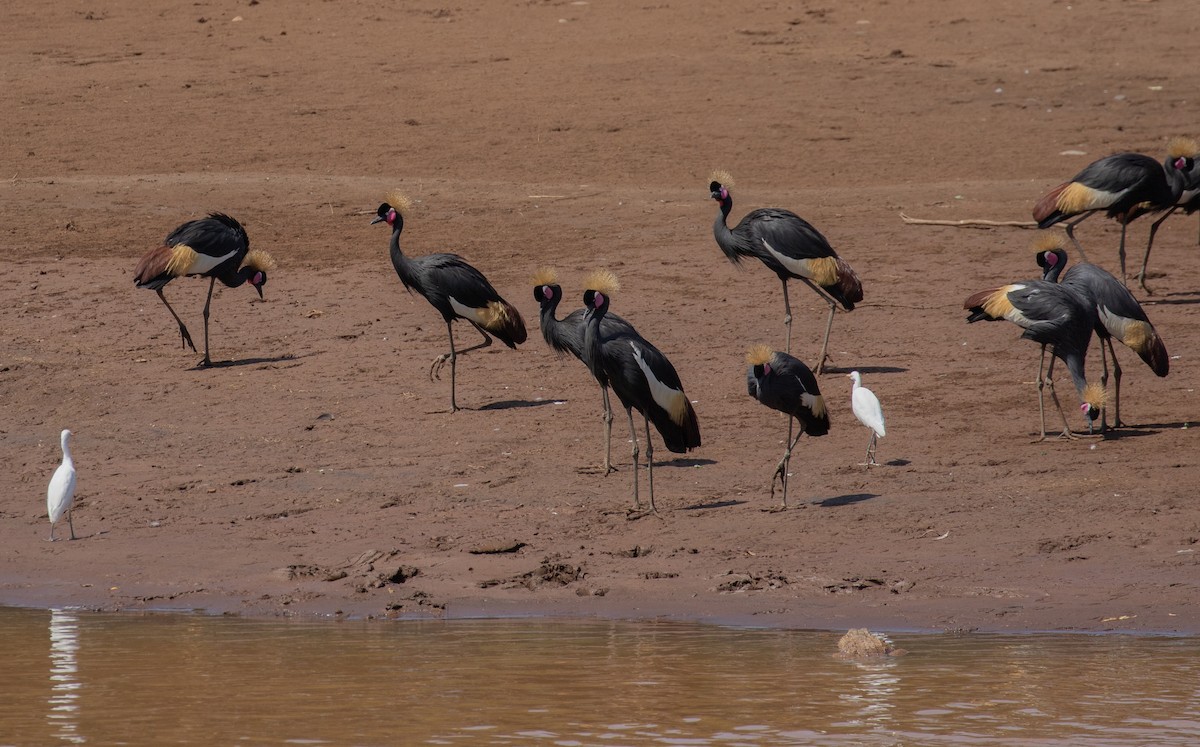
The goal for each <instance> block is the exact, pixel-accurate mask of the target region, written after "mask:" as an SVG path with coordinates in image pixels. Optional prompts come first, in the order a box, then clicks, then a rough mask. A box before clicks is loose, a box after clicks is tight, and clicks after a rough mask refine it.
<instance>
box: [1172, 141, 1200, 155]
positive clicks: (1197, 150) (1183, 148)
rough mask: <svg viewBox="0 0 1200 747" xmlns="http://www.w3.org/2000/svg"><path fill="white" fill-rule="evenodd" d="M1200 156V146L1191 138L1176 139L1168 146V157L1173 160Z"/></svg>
mask: <svg viewBox="0 0 1200 747" xmlns="http://www.w3.org/2000/svg"><path fill="white" fill-rule="evenodd" d="M1197 154H1200V145H1197V144H1196V141H1195V140H1194V139H1193V138H1190V137H1182V136H1180V137H1174V138H1171V142H1170V143H1169V144H1168V145H1167V155H1168V156H1169V157H1171V158H1195V157H1196V155H1197Z"/></svg>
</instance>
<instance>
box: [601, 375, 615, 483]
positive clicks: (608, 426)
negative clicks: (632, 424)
mask: <svg viewBox="0 0 1200 747" xmlns="http://www.w3.org/2000/svg"><path fill="white" fill-rule="evenodd" d="M600 396H601V398H602V399H603V401H604V413H603V415H601V417H602V418H603V419H604V474H605V475H606V476H607V475H608V473H609V472H616V471H617V468H616V467H614V466H612V421H613V413H612V403H611V402H610V401H609V399H608V387H607V386H605V385H603V384H601V385H600Z"/></svg>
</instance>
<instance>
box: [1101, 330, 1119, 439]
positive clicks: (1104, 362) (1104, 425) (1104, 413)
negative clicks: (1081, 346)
mask: <svg viewBox="0 0 1200 747" xmlns="http://www.w3.org/2000/svg"><path fill="white" fill-rule="evenodd" d="M1104 342H1105V341H1104V340H1101V341H1100V386H1101V387H1102V388H1103V389H1104V391H1106V392H1107V391H1108V355H1107V354H1106V353H1105V352H1104V347H1105V346H1104ZM1109 350H1112V348H1111V347H1110V348H1109ZM1116 360H1117V356H1116V355H1115V354H1114V355H1113V362H1116ZM1106 430H1108V405H1107V404H1105V405H1104V406H1102V407H1101V408H1100V432H1101V433H1103V432H1104V431H1106Z"/></svg>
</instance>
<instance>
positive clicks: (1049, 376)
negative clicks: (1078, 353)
mask: <svg viewBox="0 0 1200 747" xmlns="http://www.w3.org/2000/svg"><path fill="white" fill-rule="evenodd" d="M1056 359H1057V356H1054V355H1051V356H1050V366H1049V367H1048V368H1047V369H1046V383H1047V384H1049V385H1050V399H1052V400H1054V406H1055V407H1057V408H1058V414H1059V415H1062V419H1063V432H1062V434H1061V435H1060V436H1059V438H1072V439H1074V438H1079V436H1076V435H1075V434H1074V433H1072V432H1071V423H1070V421H1069V420H1067V413H1066V411H1065V410H1063V408H1062V403H1061V402H1059V401H1058V393H1057V392H1055V391H1054V361H1055V360H1056Z"/></svg>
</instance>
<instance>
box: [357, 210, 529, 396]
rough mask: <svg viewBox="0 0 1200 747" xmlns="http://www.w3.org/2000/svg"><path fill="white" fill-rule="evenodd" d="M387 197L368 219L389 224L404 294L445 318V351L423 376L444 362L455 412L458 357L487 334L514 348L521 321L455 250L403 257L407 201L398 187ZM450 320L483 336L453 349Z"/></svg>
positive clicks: (435, 373) (434, 373)
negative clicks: (466, 324)
mask: <svg viewBox="0 0 1200 747" xmlns="http://www.w3.org/2000/svg"><path fill="white" fill-rule="evenodd" d="M387 200H388V201H387V202H385V203H383V204H382V205H380V206H379V209H378V210H377V211H376V213H377V215H376V217H375V219H374V220H372V221H371V223H380V222H383V221H386V222H387V224H388V225H389V226H391V227H392V241H391V255H392V265H393V266H394V267H395V268H396V274H397V275H399V276H400V282H402V283H403V284H404V287H405V289H406V290H408V291H409V292H410V293H411V292H412V291H416V292H417V293H419V294H421V295H422V296H424V297H425V300H426V301H428V302H429V303H430V304H432V305H433V308H435V309H437V310H438V311H439V312H441V315H442V319H444V320H446V334H447V335H449V337H450V352H449V353H443V354H442V355H439V356H438V357H437V358H434V359H433V363H432V364H430V366H429V379H430V381H432V380H433V379H434V378H435V377H437V378H441V370H442V367H443V366H445V365H446V363H447V362H449V363H450V411H451V412H455V411H457V410H458V401H457V399H456V398H455V388H456V387H455V384H456V382H455V378H456V364H457V360H458V356H460V355H465V354H466V353H469V352H471V351H472V350H478V349H479V348H486V347H487V346H489V345H491V344H492V335H495V336H496V337H497V338H499V339H500V342H503V343H504V344H505V345H507V346H509V347H510V348H514V349H515V348H516V347H517V345H519V344H521V343H523V342H525V338H526V332H525V320H523V319H522V318H521V313H520V312H519V311H517V308H516V307H515V306H513V305H512V304H510V303H509V302H507V301H505V300H504V299H503V298H501V297H500V294H499V293H497V292H496V289H495V288H493V287H492V284H491V283H489V282H488V280H487V278H485V277H484V276H483V273H482V272H480V271H479V270H476V269H475V268H474V267H472V266H471V265H469V264H467V261H466V260H465V259H463V258H462V257H460V256H458V255H457V254H426V255H425V256H423V257H415V258H412V259H410V258H408V257H406V256H405V255H404V252H402V251H401V250H400V232H401V231H403V230H404V213H405V212H407V211H408V210H409V208H410V206H411V202H410V201H409V199H408V198H407V197H405V196H404V195H402V194H400V193H398V192H392V193H391V194H389V195H388V196H387ZM455 319H465V320H467V321H468V322H469V323H470V324H471V326H472V327H474V328H475V329H477V330H478V331H479V333H480V334H481V335H483V342H480V343H478V344H475V345H472V346H471V347H469V348H465V349H463V350H456V349H455V347H454V327H453V322H454V320H455ZM489 333H490V334H489Z"/></svg>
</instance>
